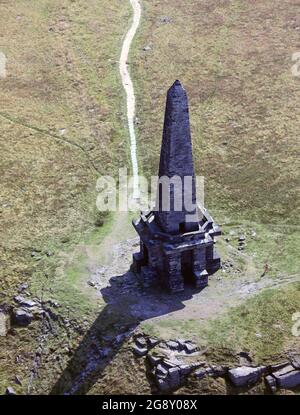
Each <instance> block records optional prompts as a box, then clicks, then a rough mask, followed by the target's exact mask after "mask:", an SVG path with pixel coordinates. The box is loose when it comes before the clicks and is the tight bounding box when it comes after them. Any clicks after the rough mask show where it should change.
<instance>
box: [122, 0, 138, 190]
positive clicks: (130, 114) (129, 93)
mask: <svg viewBox="0 0 300 415" xmlns="http://www.w3.org/2000/svg"><path fill="white" fill-rule="evenodd" d="M130 3H131V6H132V8H133V21H132V25H131V27H130V29H129V30H128V32H127V33H126V36H125V39H124V42H123V46H122V51H121V56H120V62H119V70H120V75H121V78H122V84H123V88H124V90H125V92H126V97H127V122H128V129H129V136H130V155H131V164H132V175H133V197H134V198H138V195H139V177H138V174H139V171H138V161H137V153H136V135H135V129H134V116H135V95H134V88H133V83H132V80H131V78H130V74H129V71H128V62H127V60H128V55H129V51H130V46H131V43H132V41H133V38H134V36H135V34H136V31H137V29H138V27H139V24H140V19H141V14H142V10H141V5H140V2H139V0H130Z"/></svg>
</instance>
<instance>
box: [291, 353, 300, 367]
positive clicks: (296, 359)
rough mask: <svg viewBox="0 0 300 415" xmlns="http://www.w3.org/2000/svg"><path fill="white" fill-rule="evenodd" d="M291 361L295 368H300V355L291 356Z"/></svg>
mask: <svg viewBox="0 0 300 415" xmlns="http://www.w3.org/2000/svg"><path fill="white" fill-rule="evenodd" d="M290 361H291V364H292V366H293V367H294V368H295V369H298V370H300V355H294V356H291V357H290Z"/></svg>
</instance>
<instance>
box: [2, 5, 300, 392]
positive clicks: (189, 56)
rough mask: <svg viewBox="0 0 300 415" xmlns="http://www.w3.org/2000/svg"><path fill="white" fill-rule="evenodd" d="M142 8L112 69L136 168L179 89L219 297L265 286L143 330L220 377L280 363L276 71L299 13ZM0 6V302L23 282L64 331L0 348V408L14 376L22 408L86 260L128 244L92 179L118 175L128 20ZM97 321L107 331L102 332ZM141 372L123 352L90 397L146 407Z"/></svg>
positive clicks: (69, 8)
mask: <svg viewBox="0 0 300 415" xmlns="http://www.w3.org/2000/svg"><path fill="white" fill-rule="evenodd" d="M142 6H143V16H142V22H141V26H140V27H139V31H138V35H137V37H136V38H135V41H134V45H133V49H132V50H131V55H130V59H129V64H130V70H131V74H132V78H133V80H134V85H135V92H136V95H137V118H138V120H137V123H136V127H137V137H138V157H139V163H140V169H141V171H142V172H143V173H144V174H145V175H150V174H156V173H157V166H158V157H159V148H160V141H161V131H162V121H163V111H164V101H165V93H166V90H167V88H168V87H169V86H170V85H171V84H172V83H173V82H174V80H175V79H180V80H181V81H182V83H183V85H184V87H185V88H186V89H187V91H188V94H189V98H190V114H191V126H192V134H193V146H194V157H195V165H196V172H197V174H199V175H204V176H205V191H206V194H205V200H206V206H207V207H208V208H209V210H210V211H211V213H212V214H213V215H214V216H215V218H216V220H217V221H218V222H219V223H220V224H221V225H222V229H223V232H224V237H223V238H222V239H221V241H220V243H219V249H220V250H221V253H222V259H223V261H224V262H226V261H231V262H232V263H233V269H234V270H236V269H239V272H238V273H235V274H233V273H232V272H231V271H230V270H229V271H228V270H225V272H224V273H222V274H221V277H222V279H223V282H224V281H226V280H228V281H229V284H230V283H231V282H232V284H233V286H234V284H235V282H236V281H238V279H239V278H242V279H243V280H244V281H247V280H249V281H254V282H259V283H262V284H263V281H264V280H263V278H267V279H274V284H276V287H275V288H274V289H269V290H264V291H262V292H260V293H257V294H256V295H254V296H251V298H250V297H249V298H247V299H246V301H245V302H243V303H242V304H239V305H237V306H235V307H233V308H231V309H230V310H229V311H226V312H224V313H223V314H222V315H221V316H220V315H219V316H218V317H216V318H215V314H214V312H212V313H211V316H212V317H213V318H211V319H207V321H206V322H203V320H202V321H201V322H199V320H198V319H197V318H194V317H190V316H188V315H187V316H186V318H182V316H181V318H180V319H179V318H178V319H177V318H176V316H174V315H171V316H165V317H164V318H162V319H160V320H156V321H155V322H153V321H148V322H146V323H144V324H143V325H142V328H143V329H144V330H145V331H149V332H150V333H153V334H159V335H161V336H164V337H171V338H172V337H176V336H177V337H178V336H182V337H184V336H186V337H191V338H193V339H194V340H196V341H198V342H199V343H201V344H202V345H203V346H207V347H208V348H209V355H210V358H212V359H214V360H215V361H218V362H224V361H228V362H231V363H232V362H235V359H236V352H237V351H240V350H249V351H251V353H252V355H253V357H254V360H255V361H256V362H262V361H273V360H274V359H275V360H276V359H277V358H278V359H279V358H280V357H281V356H282V355H283V354H285V353H287V352H288V351H289V350H292V349H296V348H297V347H299V338H296V337H293V336H292V334H291V325H292V320H291V316H292V314H293V313H294V312H296V311H299V310H300V294H299V283H298V284H297V272H298V268H299V266H298V265H299V263H298V252H297V247H298V245H299V232H298V228H297V224H298V219H299V212H297V207H298V205H299V203H298V200H297V184H298V173H297V172H298V167H299V166H298V165H297V163H298V161H297V159H296V150H297V148H298V131H299V121H300V119H299V112H298V111H297V103H298V97H299V92H300V78H299V77H294V76H292V73H291V66H292V61H291V56H292V54H293V53H294V52H296V51H299V48H300V43H299V27H300V21H299V18H298V17H297V16H298V15H299V2H297V1H294V0H283V1H275V2H274V1H271V0H258V1H255V2H254V1H248V2H245V1H241V0H240V1H239V0H234V1H227V0H218V1H217V0H201V1H200V0H191V1H186V2H184V1H180V0H172V1H171V0H162V1H158V0H151V1H150V0H142ZM0 7H1V13H0V51H2V52H4V53H5V55H6V56H7V77H6V78H5V79H0V101H1V108H0V129H1V134H0V140H1V148H2V160H1V166H0V168H1V188H0V196H1V206H0V220H1V223H0V225H1V229H2V238H1V243H0V255H1V268H0V288H1V293H0V295H1V303H8V304H11V303H13V296H14V295H15V294H16V293H17V291H18V287H19V285H20V284H21V283H25V282H28V283H29V290H30V292H31V294H32V295H33V296H38V297H43V299H44V300H45V299H49V298H50V299H54V300H55V301H58V302H59V304H60V307H59V308H58V309H56V308H53V310H52V311H53V313H54V315H55V313H56V314H58V315H59V316H63V317H64V318H65V317H68V320H70V321H69V322H68V323H67V324H65V325H60V320H58V321H53V322H52V324H53V327H51V328H50V329H49V328H48V329H45V327H44V326H43V323H41V322H40V321H36V322H34V323H32V324H31V325H30V326H29V327H28V328H24V329H22V328H18V329H15V328H14V329H13V330H12V331H11V333H10V335H9V336H6V337H4V338H0V345H1V349H0V366H1V371H0V393H3V392H4V391H5V387H6V386H7V385H8V384H12V383H13V384H14V378H15V376H16V375H17V376H18V378H19V379H20V380H21V383H22V385H17V384H16V385H15V384H14V388H15V389H16V391H17V392H18V393H26V392H27V390H28V386H29V387H30V389H29V391H30V393H49V391H50V390H51V387H52V386H53V384H54V382H55V380H56V379H57V378H59V376H60V374H61V373H62V371H63V369H64V368H65V367H66V365H67V362H68V360H69V359H70V357H71V356H72V355H73V353H74V351H75V350H76V348H77V346H78V344H79V343H80V341H81V339H82V336H83V335H84V333H86V331H87V330H88V328H89V327H90V326H91V323H92V322H93V320H94V319H95V318H96V317H97V314H98V313H99V310H101V308H102V307H103V301H102V300H101V298H99V297H97V296H96V295H95V290H94V291H93V290H92V289H91V288H88V287H87V284H86V281H87V279H88V278H89V273H90V268H89V263H88V262H89V260H90V259H91V261H94V260H97V261H99V263H101V260H102V255H104V254H105V249H106V250H109V249H110V247H111V245H112V243H113V241H114V238H116V239H117V238H118V236H119V235H121V236H122V237H124V238H127V237H128V235H129V234H130V232H131V231H130V226H128V225H127V223H125V224H124V223H121V222H122V221H123V222H126V221H125V220H123V219H122V218H121V219H120V220H119V223H118V227H120V228H118V227H117V229H116V227H115V228H114V224H115V223H116V222H113V220H112V219H113V218H112V216H101V215H99V213H97V212H96V207H95V200H96V189H95V183H96V179H97V177H98V176H99V175H100V174H103V173H105V174H112V175H116V173H117V169H118V168H119V167H123V166H124V164H127V165H129V162H130V160H129V155H128V141H127V140H128V137H127V131H126V129H125V128H124V127H125V121H126V120H125V108H124V99H123V98H124V97H123V92H122V88H121V83H120V79H119V74H118V59H119V54H120V48H121V41H122V37H123V35H124V33H125V31H126V28H127V27H128V20H129V18H130V14H131V10H130V7H129V2H127V1H124V2H119V1H114V0H111V1H108V0H102V1H99V0H90V1H88V2H85V1H83V0H76V1H74V0H62V1H58V0H51V1H50V0H40V1H32V2H30V3H28V1H25V0H20V1H18V2H16V1H2V2H1V5H0ZM147 46H149V47H147ZM99 225H101V226H99ZM124 225H125V226H124ZM240 234H244V235H245V236H246V244H247V245H246V248H245V251H244V252H243V253H238V251H237V247H238V242H237V238H238V236H239V235H240ZM253 235H255V236H253ZM225 238H228V241H229V242H226V241H225ZM103 241H104V242H103ZM107 242H109V243H107ZM106 244H107V246H106ZM89 255H90V257H89ZM108 256H109V255H108ZM266 265H267V272H266V275H265V276H264V277H262V275H263V273H264V271H265V270H266ZM281 280H282V281H286V283H285V284H280V281H281ZM261 281H262V282H261ZM220 285H221V283H220ZM216 288H217V283H216ZM216 292H217V291H216ZM218 300H219V302H222V298H219V299H218ZM213 306H214V304H212V310H213ZM111 322H112V323H113V322H115V320H114V316H112V317H111V321H110V319H109V318H108V320H107V321H106V322H105V324H106V326H107V327H109V326H110V323H111ZM257 334H259V335H257ZM41 348H42V356H43V357H42V361H41V362H40V363H39V365H40V366H39V367H37V362H38V361H39V359H37V357H39V356H40V350H41ZM8 351H9V353H8ZM16 362H17V364H16ZM33 369H34V370H33ZM32 370H33V372H31V371H32ZM144 371H145V368H144V365H143V364H142V363H141V361H136V360H135V359H133V356H132V353H131V352H130V351H129V352H128V349H126V347H125V348H122V349H121V350H120V352H119V354H118V355H117V356H116V358H115V359H114V361H113V362H112V363H111V365H110V366H108V367H106V369H105V373H104V375H103V377H100V378H99V380H98V382H96V383H95V385H94V386H93V387H92V388H91V390H90V393H105V392H107V393H111V392H117V393H134V392H135V393H136V392H140V393H141V392H149V383H148V382H147V379H146V377H145V376H144ZM31 373H33V374H34V378H32V377H31ZM139 375H140V376H139ZM193 388H194V389H193ZM197 388H199V385H198V386H197V385H196V386H195V385H191V388H190V390H188V389H187V390H186V392H187V393H189V392H190V391H193V390H194V391H195V392H197V391H198V392H199V389H197ZM222 388H223V389H222ZM221 389H222V391H224V390H225V389H226V388H224V387H223V386H222V387H221ZM212 390H215V389H214V387H210V391H212ZM216 390H217V389H216ZM225 393H226V391H225Z"/></svg>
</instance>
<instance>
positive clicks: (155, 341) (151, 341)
mask: <svg viewBox="0 0 300 415" xmlns="http://www.w3.org/2000/svg"><path fill="white" fill-rule="evenodd" d="M159 342H160V340H159V339H155V338H154V337H149V339H148V343H149V346H150V347H154V346H156V345H157V344H158V343H159Z"/></svg>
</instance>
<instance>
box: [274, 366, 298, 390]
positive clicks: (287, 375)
mask: <svg viewBox="0 0 300 415" xmlns="http://www.w3.org/2000/svg"><path fill="white" fill-rule="evenodd" d="M273 376H274V377H275V379H276V381H277V384H278V386H279V387H280V388H294V387H296V386H298V385H300V370H296V369H295V368H294V367H293V366H292V365H288V366H286V367H284V368H283V369H281V370H278V371H277V372H274V373H273Z"/></svg>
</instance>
